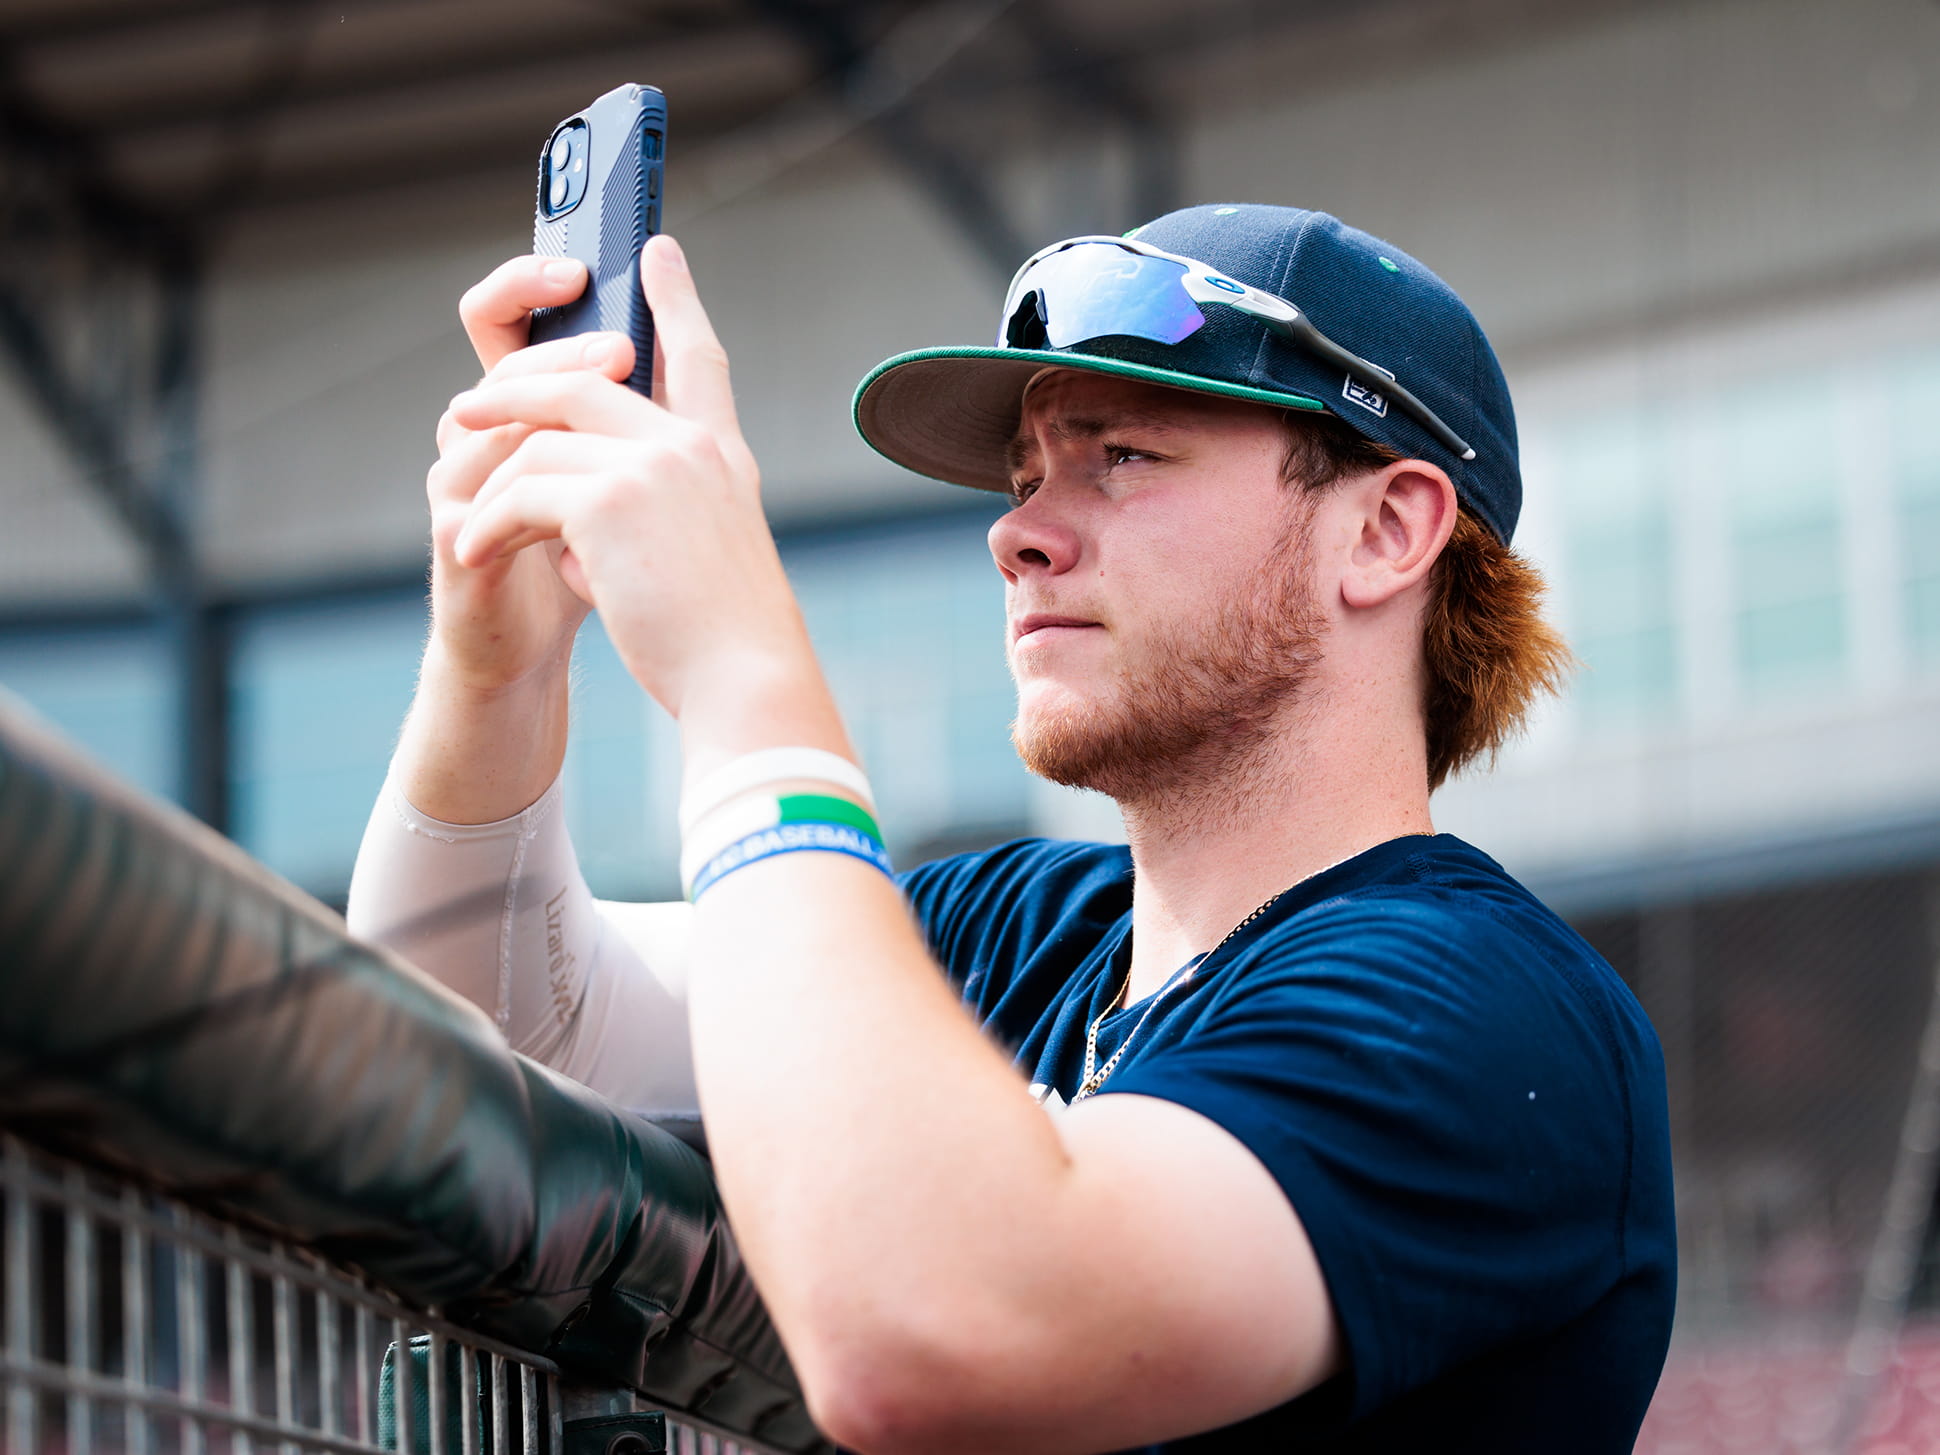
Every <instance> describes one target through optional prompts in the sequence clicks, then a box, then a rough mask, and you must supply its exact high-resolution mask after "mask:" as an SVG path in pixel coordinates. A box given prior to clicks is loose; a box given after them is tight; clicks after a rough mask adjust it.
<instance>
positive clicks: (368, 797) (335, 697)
mask: <svg viewBox="0 0 1940 1455" xmlns="http://www.w3.org/2000/svg"><path fill="white" fill-rule="evenodd" d="M423 643H424V596H423V592H422V589H418V590H412V591H398V592H386V593H383V594H381V595H377V596H371V595H367V594H366V595H360V596H358V597H354V598H349V599H337V600H321V601H305V602H301V603H291V604H287V605H277V606H259V607H254V608H248V609H245V610H243V611H241V612H239V613H238V615H237V619H236V625H235V664H234V668H233V676H232V679H231V680H232V684H233V696H232V713H233V716H232V724H233V726H232V738H231V745H232V751H233V755H234V756H233V758H232V769H231V773H232V777H231V795H232V805H231V806H232V812H233V815H234V822H233V824H232V831H233V833H234V836H235V838H236V840H237V841H238V842H239V843H241V844H242V846H243V847H244V848H246V849H248V850H249V851H250V852H251V853H252V854H254V855H256V856H257V857H258V858H259V859H261V860H263V861H264V862H265V863H266V864H268V865H269V866H270V867H271V868H272V869H274V870H276V871H277V872H278V873H279V874H283V875H285V876H287V877H288V878H290V879H293V880H295V881H296V882H297V883H298V884H300V885H302V886H303V887H304V888H305V889H308V890H310V891H311V892H312V893H314V894H318V895H321V896H323V897H324V898H327V899H334V900H337V901H339V902H341V900H342V897H343V893H344V891H345V890H346V889H347V888H348V886H349V883H350V866H351V862H352V860H353V859H355V857H356V854H357V843H358V840H359V839H361V838H362V836H363V832H364V824H365V821H366V820H368V819H369V817H370V811H371V805H372V804H373V803H374V802H375V801H376V798H377V790H378V788H379V786H380V785H381V784H382V783H383V781H384V771H385V768H386V767H387V766H388V764H389V762H390V757H391V748H392V746H393V745H394V744H395V743H396V742H397V732H398V726H399V725H400V724H401V723H402V722H403V721H404V711H405V709H406V708H407V707H408V706H409V705H410V702H411V688H412V684H413V682H414V681H415V680H416V678H417V668H418V657H419V654H420V652H421V650H422V648H423Z"/></svg>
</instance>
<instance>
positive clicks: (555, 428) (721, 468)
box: [450, 237, 812, 717]
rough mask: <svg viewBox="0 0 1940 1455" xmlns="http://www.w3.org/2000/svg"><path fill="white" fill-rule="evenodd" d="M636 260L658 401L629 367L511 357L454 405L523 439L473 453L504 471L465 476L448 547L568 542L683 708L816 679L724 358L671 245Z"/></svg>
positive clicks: (503, 562)
mask: <svg viewBox="0 0 1940 1455" xmlns="http://www.w3.org/2000/svg"><path fill="white" fill-rule="evenodd" d="M640 271H641V282H642V286H643V287H644V288H645V290H646V296H647V301H648V304H649V305H650V306H651V307H652V309H653V313H654V320H655V332H656V334H657V336H658V339H659V345H660V353H661V360H660V363H661V366H662V367H661V371H660V373H661V377H659V378H657V379H656V381H655V394H656V400H646V399H642V398H641V397H640V396H639V395H637V394H635V393H633V392H632V391H631V390H629V389H627V388H625V387H624V386H623V385H621V384H620V383H618V382H617V380H618V378H620V377H623V374H624V371H623V370H622V369H620V368H618V367H613V368H611V369H608V370H603V371H601V372H598V373H595V372H591V371H588V370H585V369H579V370H567V371H560V370H558V369H544V368H534V369H523V368H520V369H513V368H507V367H505V366H501V367H500V368H499V369H496V370H494V371H493V373H492V374H491V375H489V376H488V377H487V378H486V380H485V381H484V383H482V384H481V385H480V386H479V387H478V388H477V389H475V390H473V391H471V392H470V393H468V394H463V395H460V396H459V397H458V398H457V399H455V400H453V401H452V408H451V415H450V418H451V419H452V421H453V423H454V424H455V425H456V426H457V427H458V428H461V429H463V430H466V431H471V432H473V434H472V437H473V438H476V439H479V440H481V441H482V440H487V439H489V440H492V441H495V442H497V441H512V440H515V439H516V443H512V444H510V445H502V444H497V443H494V444H493V445H492V446H490V447H486V446H483V445H481V447H480V452H479V454H478V457H477V459H478V461H480V462H482V461H483V460H484V459H486V458H487V457H488V455H489V456H495V457H496V458H495V460H494V466H493V468H492V469H491V470H490V473H489V476H488V477H487V478H485V479H484V480H483V482H482V483H480V484H477V485H476V486H473V484H472V480H473V477H474V475H475V474H476V465H475V464H472V465H469V467H468V469H467V471H466V472H465V477H464V480H465V488H466V497H467V500H468V502H469V504H468V514H467V516H466V518H465V521H464V527H463V530H462V531H460V532H458V533H457V536H456V539H455V540H454V541H453V542H452V544H451V546H450V551H451V558H452V561H453V564H454V566H455V567H456V568H457V569H459V570H463V571H470V572H474V573H479V574H480V575H481V577H482V576H484V575H486V574H488V573H492V572H495V571H496V572H503V571H505V570H507V569H508V567H509V566H510V565H512V564H516V563H517V562H518V561H519V560H520V559H522V558H524V557H527V556H531V555H534V554H537V553H536V552H535V551H534V549H533V548H534V547H540V548H542V549H550V550H561V549H563V552H564V554H563V556H562V573H561V574H562V575H563V577H564V579H565V581H566V582H567V583H568V584H569V585H571V586H572V587H573V588H574V589H575V590H576V591H577V592H578V593H579V595H580V596H581V597H582V598H583V599H585V600H587V601H590V602H592V603H593V604H595V605H597V606H598V608H599V610H600V614H601V617H602V619H603V620H604V622H605V624H606V629H607V632H608V634H609V635H610V636H611V637H612V639H613V642H614V644H615V646H616V647H617V648H618V650H619V652H620V656H621V658H622V660H623V661H625V663H626V665H627V667H628V669H629V670H630V671H631V672H632V674H633V676H634V678H635V679H636V680H637V681H639V683H640V684H641V685H642V686H643V687H645V688H646V689H647V691H648V692H650V693H652V694H653V696H654V697H655V698H656V699H657V700H658V701H659V702H660V703H661V705H662V706H664V707H666V708H667V709H668V711H670V712H672V713H673V714H675V715H676V716H677V717H685V716H686V714H687V711H688V709H689V708H690V707H691V706H692V705H693V704H694V703H695V702H696V701H699V700H706V701H708V702H710V703H713V702H719V701H722V700H724V699H729V698H734V697H736V696H737V695H738V694H739V693H740V692H741V690H742V689H743V688H745V687H746V686H747V685H748V684H749V683H750V682H752V681H757V680H760V679H764V678H773V677H776V676H788V677H791V678H795V677H799V676H801V675H803V673H804V671H807V672H808V673H811V674H812V658H811V657H810V655H809V653H808V648H807V638H806V634H805V633H804V631H803V629H802V625H801V618H800V613H799V611H798V610H797V608H796V606H795V602H794V597H793V595H792V593H791V592H790V590H789V588H788V582H787V578H786V576H785V575H784V574H783V571H782V568H781V560H780V557H779V555H778V554H777V552H776V550H775V546H774V539H773V537H772V535H770V533H769V530H768V525H767V521H766V518H765V517H764V516H763V514H762V511H761V497H760V474H759V471H758V470H757V468H756V466H755V461H754V456H753V455H752V454H751V453H750V452H749V450H748V447H747V444H746V442H745V441H744V440H743V439H742V437H741V429H740V425H739V422H738V421H737V419H736V416H735V409H734V395H733V390H732V388H731V386H730V384H729V380H728V366H727V356H726V354H725V353H724V352H723V350H722V348H721V345H720V342H719V341H718V339H716V337H715V335H714V330H713V327H712V325H711V324H710V323H709V322H708V319H707V314H706V312H705V311H704V310H703V309H702V307H701V303H700V299H699V297H698V295H697V294H696V293H695V291H694V284H693V278H692V276H691V274H690V273H689V272H688V270H687V266H686V262H685V260H684V258H683V257H682V256H681V253H680V249H679V247H678V246H677V245H676V244H675V243H674V241H673V239H671V238H668V237H657V238H655V239H653V240H652V242H651V243H649V244H648V246H647V248H646V250H645V252H644V253H643V254H642V257H641V268H640ZM527 352H528V353H530V354H537V353H539V352H540V351H539V350H536V349H535V350H528V351H527ZM515 357H516V356H515ZM508 362H509V361H508Z"/></svg>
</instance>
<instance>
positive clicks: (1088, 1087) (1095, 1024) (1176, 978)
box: [1071, 829, 1434, 1106]
mask: <svg viewBox="0 0 1940 1455" xmlns="http://www.w3.org/2000/svg"><path fill="white" fill-rule="evenodd" d="M1395 837H1396V838H1401V839H1417V838H1433V837H1434V834H1433V832H1432V831H1431V830H1424V829H1416V830H1415V831H1414V832H1412V833H1406V834H1397V835H1395ZM1382 842H1383V843H1388V842H1391V840H1386V839H1384V840H1382ZM1373 847H1378V846H1376V845H1369V848H1373ZM1366 852H1367V849H1356V850H1355V851H1354V852H1353V853H1351V854H1349V855H1348V856H1347V859H1358V858H1360V857H1361V855H1362V854H1365V853H1366ZM1347 859H1336V860H1334V862H1333V863H1331V864H1327V865H1324V866H1323V867H1321V868H1319V869H1316V870H1314V871H1313V873H1311V874H1303V875H1301V876H1300V877H1299V878H1298V879H1296V880H1294V881H1293V883H1291V884H1289V885H1288V886H1287V887H1286V888H1285V889H1282V890H1280V891H1279V892H1278V893H1276V894H1274V895H1272V896H1271V897H1270V898H1269V899H1268V900H1267V901H1266V903H1264V904H1262V905H1261V906H1260V907H1259V908H1258V909H1256V910H1254V911H1253V912H1252V913H1251V914H1249V915H1248V916H1247V917H1246V918H1245V919H1243V920H1241V921H1240V922H1239V923H1238V924H1236V925H1234V926H1233V927H1232V928H1231V929H1230V930H1228V931H1226V938H1225V939H1223V940H1221V941H1220V942H1219V943H1218V944H1216V945H1214V946H1213V947H1212V948H1211V949H1210V950H1208V951H1206V953H1205V954H1203V955H1201V956H1200V957H1199V958H1198V960H1197V961H1192V960H1188V961H1187V962H1186V964H1185V966H1184V968H1183V969H1181V970H1180V971H1178V972H1177V973H1175V974H1174V975H1173V977H1172V978H1171V979H1170V980H1168V981H1166V982H1165V984H1164V985H1161V986H1160V987H1159V988H1158V990H1157V991H1156V992H1155V993H1154V994H1153V996H1152V1000H1151V1003H1150V1004H1148V1005H1147V1006H1146V1007H1145V1014H1144V1015H1142V1016H1140V1017H1139V1018H1138V1022H1137V1024H1136V1025H1134V1026H1133V1027H1132V1029H1131V1034H1129V1035H1127V1036H1126V1037H1125V1039H1124V1040H1122V1041H1120V1042H1119V1043H1118V1049H1117V1050H1116V1051H1113V1052H1112V1053H1111V1059H1110V1060H1108V1061H1107V1062H1105V1064H1104V1065H1102V1066H1099V1065H1098V1028H1099V1027H1100V1026H1102V1025H1103V1024H1104V1023H1105V1017H1106V1016H1108V1015H1110V1014H1111V1013H1112V1012H1113V1011H1114V1010H1116V1009H1117V1008H1118V1001H1119V997H1120V996H1122V995H1124V994H1125V993H1126V992H1127V991H1128V990H1130V989H1131V986H1132V967H1131V966H1129V965H1127V966H1126V967H1125V979H1124V981H1123V983H1121V984H1120V985H1119V987H1118V994H1117V995H1114V996H1113V997H1112V998H1111V1003H1110V1004H1108V1005H1107V1006H1106V1007H1105V1008H1104V1009H1103V1010H1101V1011H1099V1012H1098V1018H1097V1019H1096V1020H1094V1021H1092V1023H1091V1027H1090V1029H1089V1030H1087V1031H1086V1032H1085V1074H1084V1079H1083V1080H1082V1081H1080V1082H1079V1083H1078V1089H1077V1091H1075V1092H1074V1093H1072V1096H1071V1105H1073V1106H1076V1105H1077V1104H1078V1103H1079V1102H1081V1101H1083V1100H1084V1099H1085V1098H1086V1097H1088V1096H1090V1095H1091V1094H1092V1093H1094V1092H1095V1091H1097V1090H1098V1088H1099V1087H1101V1086H1103V1085H1104V1084H1105V1078H1106V1077H1107V1076H1109V1075H1111V1073H1112V1072H1113V1071H1114V1070H1115V1069H1116V1068H1117V1066H1118V1062H1119V1059H1120V1058H1121V1057H1122V1056H1124V1054H1125V1051H1126V1048H1127V1047H1129V1046H1130V1045H1131V1044H1132V1042H1133V1041H1135V1040H1137V1039H1138V1033H1139V1032H1140V1031H1142V1030H1144V1029H1145V1023H1146V1022H1147V1021H1148V1020H1150V1019H1151V1018H1152V1012H1153V1011H1155V1010H1157V1009H1158V1008H1159V1002H1160V1001H1162V1000H1164V999H1165V997H1166V996H1167V995H1168V994H1169V993H1170V992H1171V991H1172V990H1174V989H1175V988H1177V987H1178V986H1180V985H1184V984H1186V983H1187V982H1188V981H1190V980H1191V979H1192V977H1193V975H1195V974H1196V973H1198V972H1199V971H1200V970H1203V969H1205V968H1206V962H1207V961H1208V960H1210V959H1212V957H1213V956H1214V955H1217V954H1218V953H1219V952H1220V951H1221V950H1223V949H1225V948H1226V944H1227V941H1229V940H1231V939H1232V938H1233V936H1234V935H1236V934H1238V933H1239V932H1240V931H1241V930H1243V929H1245V928H1246V927H1247V926H1248V925H1250V924H1252V923H1253V921H1254V920H1256V919H1258V918H1259V917H1260V916H1261V915H1263V914H1265V913H1266V912H1267V911H1268V910H1269V909H1271V908H1273V906H1274V905H1276V904H1278V903H1279V902H1280V901H1281V900H1283V899H1285V898H1286V897H1287V896H1288V895H1289V894H1291V893H1293V891H1294V890H1296V889H1298V888H1299V887H1300V886H1301V885H1303V884H1305V883H1306V882H1307V881H1308V880H1309V879H1315V878H1318V877H1319V876H1320V875H1322V874H1325V873H1326V872H1327V871H1328V870H1329V869H1338V868H1340V866H1341V865H1343V864H1345V863H1346V862H1347ZM1094 1068H1095V1069H1094Z"/></svg>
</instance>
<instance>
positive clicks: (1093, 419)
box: [1004, 409, 1182, 471]
mask: <svg viewBox="0 0 1940 1455" xmlns="http://www.w3.org/2000/svg"><path fill="white" fill-rule="evenodd" d="M1049 428H1050V432H1051V436H1052V438H1053V439H1060V440H1095V439H1100V438H1103V437H1104V436H1105V435H1108V434H1111V433H1113V432H1114V431H1117V430H1121V429H1127V428H1130V429H1142V430H1147V431H1150V432H1152V433H1155V434H1177V433H1179V431H1180V429H1181V428H1182V426H1181V425H1180V424H1179V422H1178V421H1177V420H1176V419H1175V418H1174V417H1173V416H1172V415H1171V414H1170V413H1167V412H1165V411H1162V410H1156V409H1115V410H1113V411H1112V412H1111V413H1110V414H1103V415H1092V414H1083V415H1080V414H1072V415H1053V416H1052V417H1051V419H1050V421H1049ZM1036 451H1037V439H1036V437H1035V436H1033V435H1031V434H1028V433H1024V432H1022V431H1021V429H1020V432H1019V433H1018V434H1016V435H1014V436H1012V438H1011V441H1010V443H1009V444H1008V445H1006V446H1005V447H1004V461H1005V463H1006V464H1008V465H1009V466H1010V468H1011V470H1012V471H1017V470H1021V469H1023V468H1024V465H1025V464H1026V463H1027V462H1028V461H1029V459H1030V457H1031V456H1032V455H1033V454H1035V453H1036Z"/></svg>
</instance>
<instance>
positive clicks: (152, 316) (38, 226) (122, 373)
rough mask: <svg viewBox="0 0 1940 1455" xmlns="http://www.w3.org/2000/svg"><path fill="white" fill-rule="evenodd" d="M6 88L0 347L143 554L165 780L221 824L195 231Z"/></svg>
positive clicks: (224, 728)
mask: <svg viewBox="0 0 1940 1455" xmlns="http://www.w3.org/2000/svg"><path fill="white" fill-rule="evenodd" d="M8 71H9V67H8V65H7V57H6V56H5V55H4V54H0V78H4V77H6V75H7V74H8ZM18 97H19V92H18V89H17V88H15V87H11V86H0V264H3V265H0V352H4V353H5V354H6V355H7V356H8V357H9V358H10V359H11V360H12V362H13V364H14V365H15V367H16V369H17V370H18V372H19V374H20V376H21V378H22V381H23V383H24V385H25V389H26V393H27V396H28V397H29V398H30V399H31V400H33V402H34V403H35V405H36V406H37V407H38V408H39V409H40V411H41V413H42V414H43V415H44V416H45V417H46V419H47V422H48V425H49V426H50V428H51V430H52V432H53V433H54V435H55V436H56V437H57V438H58V439H59V440H61V442H62V443H63V444H64V445H66V447H67V449H68V450H69V452H70V453H71V454H72V455H73V456H74V458H75V460H76V462H77V463H78V464H79V466H80V473H81V476H82V478H83V479H84V480H85V481H86V482H87V483H88V484H89V485H90V486H91V487H92V488H93V489H94V491H95V492H96V493H97V494H98V495H99V496H100V497H101V498H102V500H103V501H104V502H105V504H106V505H107V506H108V508H109V510H110V512H111V513H112V515H113V516H114V517H115V518H116V519H117V520H119V521H120V523H121V524H122V526H123V528H124V529H125V530H126V531H127V532H128V534H129V535H130V536H131V537H132V538H133V540H134V541H135V543H136V545H137V547H138V548H139V550H140V552H141V554H142V556H143V558H144V560H145V562H146V564H147V567H148V571H149V576H150V579H151V582H152V584H153V586H154V588H155V592H156V598H157V605H158V608H159V614H160V616H161V618H162V622H163V625H164V627H165V629H166V631H167V634H168V636H169V638H170V641H171V645H172V647H173V650H174V653H175V656H176V658H177V666H178V671H177V674H176V683H177V689H178V694H179V695H178V699H177V724H178V750H179V754H180V757H179V761H178V794H179V797H180V798H181V800H182V802H183V803H184V804H185V805H186V806H187V807H188V808H189V809H190V810H191V811H192V812H194V813H196V814H197V815H198V816H199V817H201V818H202V819H203V820H204V821H205V822H207V823H209V824H210V825H212V826H213V827H215V828H217V829H222V828H224V827H226V821H227V817H228V792H227V789H228V780H229V763H228V742H229V734H228V677H229V674H228V651H227V643H226V633H225V632H224V629H223V623H222V619H221V617H220V615H219V613H218V612H217V610H216V608H215V607H214V605H213V604H212V603H211V602H210V601H209V600H208V599H207V596H206V593H205V591H204V589H203V583H202V580H201V576H200V572H199V570H198V564H197V559H196V556H197V553H196V548H195V537H194V533H193V530H192V529H191V528H190V525H189V521H190V520H191V519H192V516H193V507H194V496H195V484H196V473H197V456H196V436H197V431H196V424H197V418H196V416H197V392H198V390H197V386H198V382H199V374H200V360H199V354H200V347H199V345H200V302H201V287H200V283H201V267H200V260H201V246H200V239H199V238H198V237H197V236H195V235H194V234H192V233H191V232H189V231H188V230H186V229H184V228H183V227H182V226H181V225H180V224H179V223H178V222H176V221H175V220H173V219H170V218H167V217H163V216H161V215H159V214H157V213H156V212H154V211H153V210H152V209H149V208H146V207H144V206H142V205H140V204H138V203H136V202H133V201H132V200H130V199H128V198H126V197H123V196H122V195H120V194H119V192H118V191H117V190H116V188H115V187H114V186H113V184H112V183H111V182H110V181H108V180H107V179H106V177H105V176H104V175H103V172H102V169H101V166H100V160H99V156H98V153H97V152H96V150H95V148H94V147H93V146H92V145H91V144H90V143H89V142H88V140H87V139H86V138H82V137H76V136H74V135H73V134H71V133H70V132H68V131H67V130H65V129H64V128H62V127H60V126H57V125H55V124H54V123H51V122H49V121H48V120H47V119H46V118H45V117H43V116H40V115H38V114H37V113H36V112H34V111H33V110H32V109H31V108H30V107H28V106H27V105H25V104H24V103H22V102H21V101H20V100H19V99H18ZM137 305H141V306H137ZM144 324H145V325H146V326H145V327H144V326H143V325H144ZM63 340H75V341H77V343H76V345H75V346H72V347H69V348H67V349H65V350H64V349H63V348H62V341H63Z"/></svg>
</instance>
